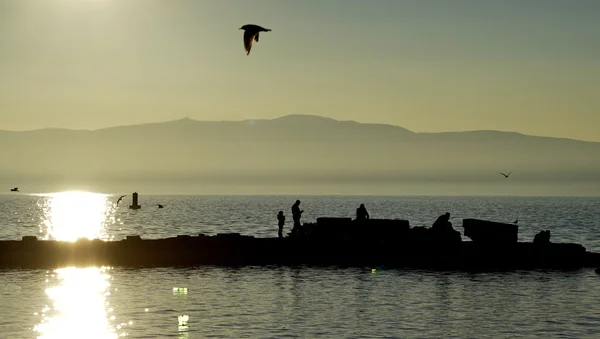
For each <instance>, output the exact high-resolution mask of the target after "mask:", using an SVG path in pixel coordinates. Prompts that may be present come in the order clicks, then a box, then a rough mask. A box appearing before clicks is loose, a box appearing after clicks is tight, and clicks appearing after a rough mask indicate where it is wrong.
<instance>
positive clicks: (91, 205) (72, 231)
mask: <svg viewBox="0 0 600 339" xmlns="http://www.w3.org/2000/svg"><path fill="white" fill-rule="evenodd" d="M44 196H45V197H46V199H45V200H44V201H43V203H42V205H41V206H40V207H41V209H42V210H43V211H44V219H43V220H42V223H41V225H40V233H41V235H42V238H44V239H54V240H62V241H76V240H77V239H79V238H87V239H96V238H98V239H102V240H110V238H111V237H110V236H109V235H108V232H107V226H108V224H110V223H112V222H114V208H113V207H112V203H110V202H109V200H108V197H109V196H108V195H106V194H100V193H91V192H81V191H69V192H58V193H52V194H47V195H44Z"/></svg>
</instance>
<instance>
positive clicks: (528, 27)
mask: <svg viewBox="0 0 600 339" xmlns="http://www.w3.org/2000/svg"><path fill="white" fill-rule="evenodd" d="M599 17H600V1H597V0H577V1H572V0H564V1H557V0H539V1H534V0H528V1H525V0H514V1H513V0H504V1H486V0H473V1H451V0H439V1H427V0H414V1H401V0H390V1H383V0H373V1H358V0H356V1H355V0H343V1H342V0H340V1H334V0H302V1H298V0H272V1H258V0H252V1H248V0H239V1H233V0H227V1H224V0H215V1H202V0H46V1H43V0H39V1H34V0H0V129H15V130H22V129H34V128H42V127H67V128H85V129H96V128H101V127H106V126H114V125H123V124H133V123H143V122H153V121H164V120H172V119H178V118H182V117H186V116H188V117H191V118H194V119H198V120H241V119H249V118H274V117H279V116H282V115H287V114H294V113H299V114H317V115H323V116H327V117H332V118H335V119H341V120H356V121H360V122H378V123H389V124H394V125H400V126H403V127H405V128H408V129H410V130H413V131H417V132H421V131H423V132H425V131H428V132H436V131H455V130H472V129H499V130H510V131H518V132H522V133H527V134H534V135H548V136H561V137H571V138H577V139H583V140H596V141H600V132H599V131H598V126H600V95H599V93H600V43H599V40H598V37H599V36H600V20H598V18H599ZM247 23H255V24H259V25H262V26H264V27H267V28H271V29H272V30H273V31H272V32H269V33H263V34H261V37H260V42H258V43H255V45H254V47H253V49H252V53H251V54H250V56H246V54H245V52H244V48H243V43H242V35H243V31H240V30H239V28H240V27H241V26H242V25H244V24H247Z"/></svg>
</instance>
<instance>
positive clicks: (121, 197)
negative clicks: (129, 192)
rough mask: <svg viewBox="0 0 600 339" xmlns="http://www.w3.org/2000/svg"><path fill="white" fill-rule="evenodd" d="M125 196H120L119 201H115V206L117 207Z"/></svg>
mask: <svg viewBox="0 0 600 339" xmlns="http://www.w3.org/2000/svg"><path fill="white" fill-rule="evenodd" d="M125 197H126V195H122V196H120V197H119V199H117V206H119V203H120V202H121V200H123V198H125Z"/></svg>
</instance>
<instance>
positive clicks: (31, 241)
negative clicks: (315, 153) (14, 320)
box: [0, 218, 600, 271]
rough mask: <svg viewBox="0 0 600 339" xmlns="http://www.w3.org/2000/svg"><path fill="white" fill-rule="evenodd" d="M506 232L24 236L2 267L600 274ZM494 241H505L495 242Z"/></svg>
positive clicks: (333, 224) (592, 263) (569, 247)
mask: <svg viewBox="0 0 600 339" xmlns="http://www.w3.org/2000/svg"><path fill="white" fill-rule="evenodd" d="M506 225H507V224H502V223H494V222H491V221H484V220H477V219H464V220H463V228H464V229H465V233H470V234H471V238H472V239H473V241H462V240H461V239H460V238H458V239H457V238H456V237H454V236H453V234H455V233H444V232H442V233H439V232H440V231H439V230H438V229H434V228H433V227H431V228H427V227H422V226H420V227H414V228H411V227H410V225H409V222H408V221H407V220H389V219H368V220H362V221H353V220H352V219H351V218H318V219H317V221H316V223H306V224H304V225H302V226H301V227H300V228H299V230H298V232H297V233H294V234H292V235H291V236H290V237H287V238H282V239H279V238H276V237H274V238H255V237H251V236H244V235H241V234H239V233H226V234H217V235H215V236H207V235H204V234H199V235H198V236H190V235H180V236H177V237H174V238H166V239H141V238H140V237H139V236H128V237H127V238H126V239H125V240H120V241H102V240H86V239H80V240H78V241H77V242H75V243H72V242H62V241H38V240H37V238H36V237H35V236H25V237H23V239H22V240H21V241H0V253H3V255H2V256H0V267H1V268H53V267H63V266H69V265H96V266H98V265H109V266H125V267H160V266H163V267H164V266H172V267H178V266H181V267H185V266H197V265H227V266H239V265H335V266H342V267H345V266H358V267H361V266H370V267H372V266H385V267H390V268H427V269H443V270H467V271H474V270H484V271H487V270H514V269H538V268H551V269H579V268H582V267H600V254H598V253H591V252H588V251H586V249H585V247H583V246H582V245H579V244H571V243H550V242H549V241H547V240H548V239H549V233H545V231H543V233H542V232H541V234H542V235H540V236H539V237H538V238H537V240H534V242H517V241H516V239H514V238H513V232H514V231H515V229H516V226H515V225H511V224H508V226H511V228H508V229H505V226H506ZM440 230H444V229H443V228H442V229H440ZM445 230H448V231H449V230H450V229H448V228H446V229H445ZM467 230H469V232H466V231H467ZM440 234H441V235H440ZM494 234H496V236H497V237H498V238H499V239H501V240H499V241H491V239H492V238H494V236H493V235H494ZM459 235H460V233H459ZM542 244H543V245H542Z"/></svg>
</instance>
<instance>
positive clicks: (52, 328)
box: [34, 267, 119, 339]
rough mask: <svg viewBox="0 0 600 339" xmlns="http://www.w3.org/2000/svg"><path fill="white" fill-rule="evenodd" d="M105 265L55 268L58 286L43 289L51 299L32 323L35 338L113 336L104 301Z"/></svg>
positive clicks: (107, 281) (105, 288)
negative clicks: (38, 321)
mask: <svg viewBox="0 0 600 339" xmlns="http://www.w3.org/2000/svg"><path fill="white" fill-rule="evenodd" d="M108 270H109V268H107V267H102V268H97V267H89V268H74V267H69V268H62V269H58V270H56V271H55V272H56V279H58V285H57V286H55V287H51V288H48V289H46V294H47V295H48V296H49V297H50V299H51V300H52V302H53V306H52V307H48V306H46V307H44V309H43V310H42V317H43V318H42V320H41V322H40V323H39V324H38V325H36V326H35V328H34V331H36V332H39V333H40V336H38V338H44V339H46V338H48V339H51V338H61V339H69V338H98V339H99V338H102V339H104V338H117V337H118V336H119V335H118V334H117V333H116V330H115V328H114V327H113V326H112V325H111V321H114V320H115V318H114V316H113V317H111V315H110V313H111V311H112V309H111V308H110V307H109V303H108V302H107V301H106V296H107V295H109V294H110V292H108V290H109V286H110V282H109V279H110V275H109V274H108V273H107V272H108Z"/></svg>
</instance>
